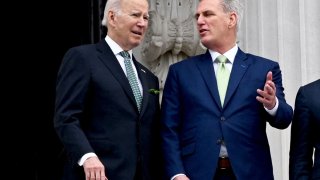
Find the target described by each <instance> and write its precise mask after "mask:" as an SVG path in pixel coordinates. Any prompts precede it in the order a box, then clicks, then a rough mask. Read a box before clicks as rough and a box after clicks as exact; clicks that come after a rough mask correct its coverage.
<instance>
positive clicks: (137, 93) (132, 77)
mask: <svg viewBox="0 0 320 180" xmlns="http://www.w3.org/2000/svg"><path fill="white" fill-rule="evenodd" d="M120 55H121V56H122V57H123V58H124V65H125V66H126V72H127V78H128V80H129V84H130V86H131V89H132V92H133V95H134V98H135V100H136V103H137V107H138V110H139V112H140V111H141V102H142V96H141V92H140V89H139V85H138V81H137V78H136V75H135V73H134V71H133V68H132V64H131V58H130V54H129V53H128V52H127V51H122V52H120Z"/></svg>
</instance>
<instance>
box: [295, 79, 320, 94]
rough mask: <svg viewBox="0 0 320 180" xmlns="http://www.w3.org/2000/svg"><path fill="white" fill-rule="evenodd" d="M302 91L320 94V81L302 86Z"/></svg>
mask: <svg viewBox="0 0 320 180" xmlns="http://www.w3.org/2000/svg"><path fill="white" fill-rule="evenodd" d="M300 89H301V90H304V91H312V92H313V93H316V92H318V93H320V79H318V80H315V81H313V82H310V83H308V84H306V85H304V86H301V87H300Z"/></svg>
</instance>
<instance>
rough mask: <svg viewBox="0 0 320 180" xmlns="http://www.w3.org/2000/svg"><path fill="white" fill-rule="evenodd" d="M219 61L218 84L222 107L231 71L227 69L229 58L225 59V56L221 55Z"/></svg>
mask: <svg viewBox="0 0 320 180" xmlns="http://www.w3.org/2000/svg"><path fill="white" fill-rule="evenodd" d="M217 60H218V61H219V67H218V70H217V83H218V90H219V95H220V101H221V105H222V106H223V103H224V98H225V96H226V92H227V87H228V82H229V77H230V71H229V70H228V68H227V67H226V62H227V57H225V56H224V55H220V56H218V57H217Z"/></svg>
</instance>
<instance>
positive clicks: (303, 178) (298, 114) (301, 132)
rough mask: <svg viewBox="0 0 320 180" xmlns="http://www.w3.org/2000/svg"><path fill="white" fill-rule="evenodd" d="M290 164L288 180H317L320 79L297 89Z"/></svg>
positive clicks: (319, 172)
mask: <svg viewBox="0 0 320 180" xmlns="http://www.w3.org/2000/svg"><path fill="white" fill-rule="evenodd" d="M313 152H314V161H313V159H312V157H313ZM289 164H290V168H289V169H290V180H309V179H320V79H319V80H317V81H314V82H312V83H309V84H307V85H305V86H302V87H300V88H299V90H298V93H297V97H296V102H295V109H294V118H293V121H292V126H291V147H290V163H289Z"/></svg>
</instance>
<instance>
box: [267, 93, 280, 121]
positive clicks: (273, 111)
mask: <svg viewBox="0 0 320 180" xmlns="http://www.w3.org/2000/svg"><path fill="white" fill-rule="evenodd" d="M278 107H279V101H278V98H277V97H276V105H275V106H274V107H273V108H272V109H270V110H269V109H267V108H266V107H264V109H265V110H266V111H267V112H268V113H269V114H270V115H271V116H275V115H276V113H277V110H278Z"/></svg>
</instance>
